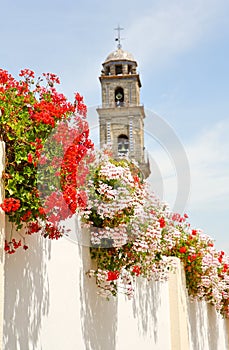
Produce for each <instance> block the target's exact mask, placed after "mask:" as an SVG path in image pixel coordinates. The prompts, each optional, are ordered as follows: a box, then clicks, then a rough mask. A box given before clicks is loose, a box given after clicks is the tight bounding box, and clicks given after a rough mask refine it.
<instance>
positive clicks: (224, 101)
mask: <svg viewBox="0 0 229 350" xmlns="http://www.w3.org/2000/svg"><path fill="white" fill-rule="evenodd" d="M0 5H1V6H0V13H1V21H0V35H1V45H0V66H1V68H4V69H6V70H8V71H9V72H10V73H11V74H13V75H14V76H16V75H17V74H18V73H19V71H20V69H22V68H30V69H33V70H34V71H35V72H36V73H37V75H39V74H41V73H43V72H53V73H56V74H57V75H59V77H60V79H61V86H60V88H59V90H60V91H62V92H64V93H65V94H66V95H67V96H68V98H69V99H70V100H72V98H73V94H74V92H76V91H79V92H80V93H81V94H83V96H84V98H85V102H86V104H87V105H88V106H89V107H90V108H89V109H90V111H91V112H90V121H91V122H92V125H94V126H95V127H94V129H93V130H94V132H93V134H95V133H96V126H97V125H98V124H97V116H96V114H93V112H92V111H93V110H94V109H93V108H92V107H94V106H97V105H100V103H101V102H100V85H99V80H98V76H99V74H100V70H101V63H102V62H103V61H104V59H105V58H106V56H107V55H108V54H109V53H110V52H111V51H113V50H114V49H115V41H114V39H115V31H114V30H113V29H114V28H115V27H116V26H117V24H120V25H121V26H122V27H124V28H125V30H124V31H123V32H122V36H123V38H124V40H123V41H122V45H123V48H124V49H125V50H127V51H129V52H131V53H132V54H133V55H134V57H135V59H136V60H137V61H138V68H139V73H140V75H141V81H142V90H141V101H142V103H143V104H144V106H145V107H146V108H147V109H149V110H150V111H152V112H154V113H155V114H156V115H158V116H159V117H160V118H162V120H163V121H164V125H166V128H167V129H169V130H171V134H172V133H174V132H175V134H176V135H177V136H176V137H177V139H178V140H179V141H180V142H181V144H182V145H183V148H184V151H185V153H186V156H187V159H188V161H189V166H190V174H191V191H190V196H189V201H188V203H187V205H186V207H185V211H186V212H188V213H189V214H190V221H191V223H192V225H193V226H195V227H198V228H202V229H204V231H205V232H206V233H208V234H209V235H211V236H212V237H214V238H215V239H216V245H217V247H218V248H219V249H220V248H223V249H225V250H227V252H228V253H229V229H228V227H229V185H228V184H229V154H228V150H229V137H228V134H229V64H228V62H229V22H228V16H229V2H228V0H183V1H181V0H173V1H171V0H160V1H158V0H145V1H144V2H142V3H140V2H139V1H120V0H117V1H116V2H108V1H104V0H95V1H88V0H85V1H81V0H80V1H77V0H65V1H63V0H46V1H44V0H40V1H39V2H32V1H27V0H21V1H20V2H19V1H18V2H16V1H13V0H10V1H7V2H6V1H3V0H0ZM152 123H153V119H152V120H151V119H150V116H149V120H148V125H150V132H151V135H152V134H153V133H154V129H153V125H152ZM151 128H152V129H151ZM93 134H92V135H93ZM159 141H160V140H159ZM147 142H148V147H149V148H150V150H151V151H150V152H151V156H152V157H153V159H154V160H155V162H156V164H157V167H158V168H159V169H160V174H161V176H162V180H163V186H164V190H165V191H164V192H165V193H164V199H165V200H167V201H168V202H169V203H170V205H171V207H172V206H173V201H174V193H175V192H176V177H177V173H176V166H175V168H174V164H173V162H172V160H171V150H168V149H167V151H165V148H164V147H163V146H164V145H163V144H161V143H163V142H161V143H160V142H157V141H155V139H154V137H151V140H150V139H149V140H148V141H147ZM179 166H180V165H179Z"/></svg>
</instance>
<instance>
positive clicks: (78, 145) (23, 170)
mask: <svg viewBox="0 0 229 350" xmlns="http://www.w3.org/2000/svg"><path fill="white" fill-rule="evenodd" d="M59 83H60V81H59V78H58V77H57V76H56V75H54V74H51V73H47V74H43V76H42V77H40V78H38V79H37V80H36V82H35V74H34V72H33V71H31V70H29V69H24V70H22V71H21V72H20V80H16V79H15V78H13V77H12V76H11V75H10V74H9V73H8V72H7V71H5V70H2V69H0V140H1V141H4V142H5V145H6V161H5V171H4V173H3V180H4V187H5V199H4V201H3V203H2V204H1V208H2V209H3V210H4V211H5V213H6V214H7V216H8V219H9V221H10V222H11V223H12V225H14V227H15V228H16V230H17V231H18V232H19V234H20V230H21V229H22V228H23V229H24V230H25V231H26V233H27V234H31V233H34V232H38V231H40V232H41V234H42V235H44V236H45V237H49V238H55V239H57V238H59V237H60V236H62V234H63V229H61V227H60V226H59V222H60V220H61V219H65V218H66V217H68V216H70V215H72V214H73V213H75V212H76V209H77V208H78V207H79V206H81V205H84V203H83V201H82V198H83V193H82V192H81V191H79V190H78V185H79V183H80V182H82V181H83V179H84V178H83V175H86V167H85V164H83V160H84V159H85V157H86V155H87V153H88V150H89V149H90V148H92V142H91V141H90V139H89V128H88V124H87V122H86V119H85V118H86V106H85V105H84V103H83V98H82V97H81V96H80V95H79V94H78V93H76V94H75V100H74V102H73V103H70V102H69V101H68V100H67V98H66V97H65V96H64V95H63V94H61V93H58V92H57V90H56V88H55V87H54V85H55V84H59ZM70 119H71V122H70V123H69V120H70ZM46 142H47V144H46V147H45V143H46ZM47 145H48V146H47ZM50 179H51V181H50ZM11 231H12V232H13V230H11ZM7 237H8V240H7V241H6V245H5V250H6V251H7V252H8V253H14V252H15V250H16V249H17V248H18V247H19V246H21V245H23V247H24V249H27V245H26V243H25V240H24V236H23V237H22V238H21V239H20V240H18V241H17V240H16V239H15V238H14V237H13V236H12V233H11V232H10V233H8V234H7Z"/></svg>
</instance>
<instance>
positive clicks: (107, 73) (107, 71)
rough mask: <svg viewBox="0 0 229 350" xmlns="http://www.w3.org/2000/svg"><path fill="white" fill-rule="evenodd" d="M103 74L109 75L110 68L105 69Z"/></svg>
mask: <svg viewBox="0 0 229 350" xmlns="http://www.w3.org/2000/svg"><path fill="white" fill-rule="evenodd" d="M105 74H106V75H110V74H111V71H110V67H106V71H105Z"/></svg>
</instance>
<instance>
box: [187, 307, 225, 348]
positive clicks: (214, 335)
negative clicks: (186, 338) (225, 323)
mask: <svg viewBox="0 0 229 350" xmlns="http://www.w3.org/2000/svg"><path fill="white" fill-rule="evenodd" d="M188 309H189V312H188V314H189V327H190V338H191V339H190V340H191V341H190V343H191V345H192V349H193V350H195V349H199V350H217V349H220V350H224V349H227V345H226V339H225V338H224V337H225V334H220V330H219V327H220V326H219V322H220V318H221V316H220V315H218V314H217V312H216V310H215V308H214V307H213V306H212V305H209V304H207V303H205V302H198V301H189V302H188ZM221 321H222V320H221Z"/></svg>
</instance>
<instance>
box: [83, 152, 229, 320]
mask: <svg viewBox="0 0 229 350" xmlns="http://www.w3.org/2000/svg"><path fill="white" fill-rule="evenodd" d="M87 196H88V204H87V206H86V207H85V208H84V210H82V213H81V219H82V222H83V224H84V225H86V226H87V227H88V228H90V232H91V248H90V250H91V257H92V259H95V261H96V263H97V268H96V269H91V270H90V271H88V275H89V276H90V277H92V276H93V277H95V278H96V282H97V285H98V287H99V294H101V295H102V296H104V297H106V298H109V297H110V296H111V295H114V296H115V295H117V293H118V291H122V292H124V293H125V294H126V295H127V296H128V297H129V298H131V297H132V296H133V294H134V281H135V279H136V278H138V277H139V276H141V277H144V278H147V280H152V279H154V280H160V281H164V280H167V278H168V272H169V271H171V270H173V269H174V266H173V264H174V261H173V259H172V258H173V257H177V258H179V259H180V260H181V263H182V264H183V266H184V271H185V275H186V285H187V289H188V293H189V295H190V297H191V298H192V299H197V300H205V301H207V302H209V303H211V304H213V305H215V307H216V309H217V310H218V311H219V312H220V313H221V314H222V315H223V316H224V317H229V257H228V256H227V255H226V254H225V253H224V252H223V251H220V252H218V251H217V250H216V249H215V247H214V242H213V240H212V239H211V238H210V237H209V236H208V235H206V234H204V233H203V232H202V231H201V230H199V229H195V228H192V227H191V225H190V224H189V223H188V222H187V219H188V215H187V214H184V215H183V216H181V215H180V214H178V213H173V212H172V211H171V210H170V209H169V207H168V205H167V204H165V203H163V202H161V201H160V200H159V199H158V198H157V197H156V196H155V195H154V194H153V193H152V192H151V191H150V190H149V189H148V185H147V183H146V182H145V181H143V180H142V179H141V177H140V172H139V171H138V168H137V167H136V165H135V164H133V162H131V161H129V160H127V159H120V160H114V159H112V158H111V156H110V155H109V154H105V155H103V156H102V157H100V158H98V159H97V160H96V161H95V163H94V164H93V165H92V169H91V171H90V173H89V177H88V186H87ZM127 209H128V210H127Z"/></svg>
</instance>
